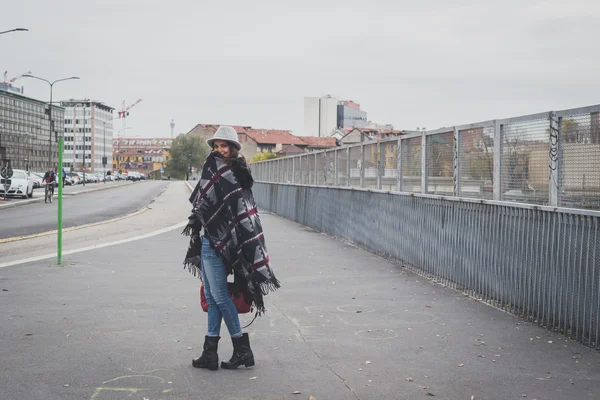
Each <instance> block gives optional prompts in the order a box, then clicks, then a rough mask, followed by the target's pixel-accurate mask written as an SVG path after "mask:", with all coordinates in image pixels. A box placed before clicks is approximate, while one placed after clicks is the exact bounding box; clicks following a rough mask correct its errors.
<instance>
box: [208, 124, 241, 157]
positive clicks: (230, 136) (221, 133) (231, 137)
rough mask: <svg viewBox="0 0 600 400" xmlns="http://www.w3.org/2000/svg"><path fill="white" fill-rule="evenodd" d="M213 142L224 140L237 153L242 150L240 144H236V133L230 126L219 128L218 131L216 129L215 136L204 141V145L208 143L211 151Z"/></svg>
mask: <svg viewBox="0 0 600 400" xmlns="http://www.w3.org/2000/svg"><path fill="white" fill-rule="evenodd" d="M215 140H225V141H227V142H229V143H231V144H232V145H233V147H235V148H236V149H238V151H240V150H241V149H242V145H241V144H240V142H238V135H237V132H236V131H235V129H233V128H232V127H230V126H221V127H219V129H217V131H216V132H215V135H214V136H213V137H212V138H210V139H208V140H207V141H206V143H208V145H209V146H210V148H211V149H212V148H213V146H214V143H215Z"/></svg>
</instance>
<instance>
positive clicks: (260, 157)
mask: <svg viewBox="0 0 600 400" xmlns="http://www.w3.org/2000/svg"><path fill="white" fill-rule="evenodd" d="M274 158H277V154H275V153H271V152H269V151H263V152H262V153H256V154H255V155H254V156H253V157H252V160H251V162H257V161H266V160H272V159H274Z"/></svg>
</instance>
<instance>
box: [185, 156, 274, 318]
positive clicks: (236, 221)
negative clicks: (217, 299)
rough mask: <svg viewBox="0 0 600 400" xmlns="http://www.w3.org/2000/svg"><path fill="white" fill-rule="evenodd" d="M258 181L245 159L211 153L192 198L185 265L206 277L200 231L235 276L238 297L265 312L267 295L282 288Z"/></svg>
mask: <svg viewBox="0 0 600 400" xmlns="http://www.w3.org/2000/svg"><path fill="white" fill-rule="evenodd" d="M252 182H253V181H252V177H251V175H250V171H249V169H248V167H247V166H246V163H245V161H244V159H243V158H242V157H240V158H238V159H237V160H232V161H231V162H229V163H228V162H226V161H225V160H224V159H223V158H222V157H221V156H220V155H219V154H218V153H217V152H211V153H210V154H209V155H208V157H207V158H206V161H205V163H204V167H203V169H202V176H201V179H200V181H199V182H198V184H197V185H196V188H195V189H194V192H193V193H192V195H191V197H190V202H191V203H192V205H193V207H192V214H191V215H190V217H189V222H188V225H187V226H186V228H185V229H184V230H183V233H184V234H185V235H188V236H190V244H189V248H188V251H187V254H186V257H185V261H184V267H187V268H188V269H189V271H190V272H191V273H193V274H194V275H195V276H198V277H199V278H200V277H201V274H200V269H201V268H202V266H201V262H200V260H201V254H200V251H201V243H202V236H201V235H200V231H201V230H202V229H203V230H204V237H206V238H208V240H209V241H210V244H211V247H212V248H213V249H214V250H215V252H216V254H217V255H218V256H219V257H220V258H221V259H222V260H223V263H224V264H225V267H226V268H227V271H228V273H229V274H231V273H233V274H234V288H235V291H234V292H235V293H244V295H245V296H246V299H247V300H248V301H250V299H251V300H252V302H253V303H254V306H255V307H256V309H257V311H258V312H259V314H261V313H263V312H264V311H265V307H264V301H263V295H266V294H267V293H268V292H270V291H274V290H276V289H278V288H279V287H280V284H279V281H278V280H277V278H275V275H274V274H273V271H272V270H271V268H270V266H269V256H268V255H267V248H266V246H265V239H264V235H263V231H262V225H261V222H260V218H259V217H258V211H257V207H256V203H255V202H254V197H253V196H252V191H251V189H250V188H251V186H252Z"/></svg>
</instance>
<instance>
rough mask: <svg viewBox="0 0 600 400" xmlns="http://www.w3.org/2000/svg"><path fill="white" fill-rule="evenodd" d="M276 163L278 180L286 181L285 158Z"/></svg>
mask: <svg viewBox="0 0 600 400" xmlns="http://www.w3.org/2000/svg"><path fill="white" fill-rule="evenodd" d="M276 161H277V162H276V163H275V175H276V177H277V182H281V183H285V178H284V176H285V175H284V174H285V159H281V160H276Z"/></svg>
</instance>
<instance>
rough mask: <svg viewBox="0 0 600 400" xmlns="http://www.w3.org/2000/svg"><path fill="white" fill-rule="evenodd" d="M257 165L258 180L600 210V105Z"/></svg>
mask: <svg viewBox="0 0 600 400" xmlns="http://www.w3.org/2000/svg"><path fill="white" fill-rule="evenodd" d="M365 140H366V141H365V142H363V143H360V144H356V145H349V146H344V147H339V148H336V149H333V150H327V151H319V152H314V153H308V154H304V155H300V156H294V157H290V158H283V159H274V160H268V161H263V162H258V163H254V164H253V167H252V168H253V174H254V176H255V178H256V179H257V180H259V181H265V182H279V183H298V184H304V185H318V186H341V187H358V188H371V189H383V190H387V191H392V192H409V193H423V194H436V195H442V196H455V197H468V198H477V199H489V200H503V201H511V202H518V203H527V204H538V205H550V206H555V207H569V208H581V209H591V210H600V105H597V106H591V107H584V108H577V109H570V110H564V111H551V112H546V113H540V114H533V115H527V116H521V117H515V118H507V119H502V120H492V121H485V122H480V123H474V124H468V125H461V126H455V127H451V128H442V129H437V130H434V131H428V132H422V133H416V134H410V135H404V136H401V137H399V138H394V139H391V140H382V141H377V140H372V139H368V138H367V139H365Z"/></svg>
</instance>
